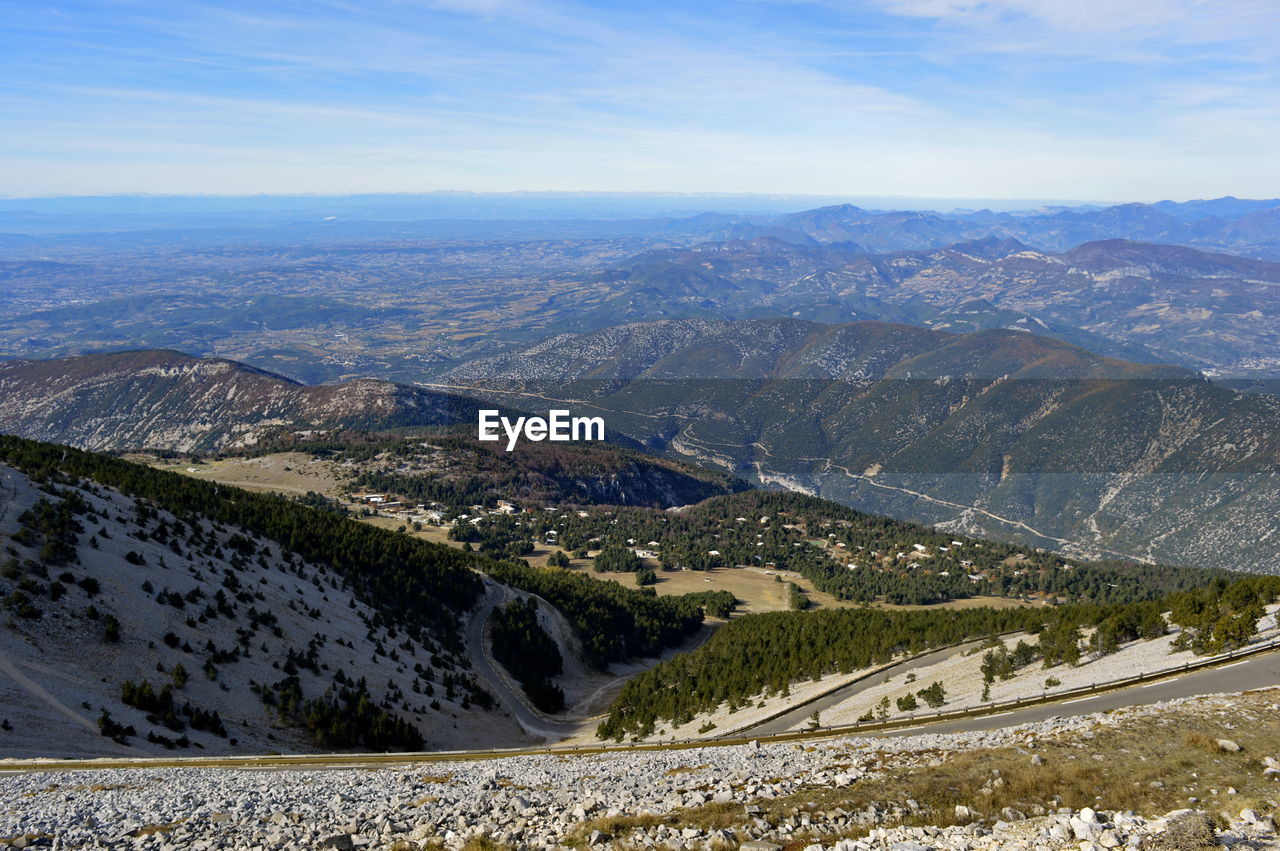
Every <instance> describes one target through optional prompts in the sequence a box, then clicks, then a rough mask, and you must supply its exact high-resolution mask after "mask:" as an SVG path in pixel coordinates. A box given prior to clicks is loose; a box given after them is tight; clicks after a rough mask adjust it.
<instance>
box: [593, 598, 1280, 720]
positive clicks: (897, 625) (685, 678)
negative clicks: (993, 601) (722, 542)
mask: <svg viewBox="0 0 1280 851" xmlns="http://www.w3.org/2000/svg"><path fill="white" fill-rule="evenodd" d="M1276 599H1280V577H1277V576H1249V577H1244V578H1238V579H1235V580H1234V581H1228V580H1227V579H1225V578H1215V579H1214V580H1212V581H1211V582H1210V583H1209V584H1208V585H1206V586H1205V587H1203V588H1199V589H1194V590H1186V591H1179V592H1174V593H1172V594H1169V595H1167V596H1166V597H1164V598H1162V599H1160V600H1159V601H1157V602H1155V603H1153V602H1150V601H1138V602H1133V603H1124V604H1098V603H1080V604H1072V605H1066V606H1059V607H1048V608H1022V609H1005V610H995V609H985V608H984V609H969V610H964V611H957V610H954V609H924V610H911V611H885V610H880V609H868V608H860V609H828V610H822V611H817V612H771V613H767V614H760V615H750V616H748V617H744V618H741V619H738V620H733V621H730V622H729V623H728V624H727V625H725V626H724V627H722V628H721V629H720V630H718V631H717V632H716V634H715V635H713V636H712V637H711V639H710V640H709V641H707V643H706V644H704V645H703V646H702V647H700V648H699V649H697V650H695V651H693V652H691V653H686V654H682V655H680V656H676V657H674V658H672V659H670V660H667V661H665V662H662V663H660V664H659V665H657V666H656V667H654V668H652V669H650V670H649V671H646V672H644V673H642V674H639V675H637V676H636V677H635V678H633V679H632V680H630V681H629V682H628V683H627V684H626V685H625V686H624V687H623V689H622V692H621V693H620V694H619V696H618V699H617V700H616V701H615V702H614V704H613V706H612V708H611V710H610V714H609V717H608V718H607V719H606V720H605V721H604V723H602V724H601V725H600V728H599V730H598V732H597V735H599V736H600V738H605V739H617V740H621V739H623V738H624V737H626V736H631V737H635V738H643V737H646V736H649V735H652V734H653V733H654V731H655V730H656V729H657V726H658V724H659V723H660V722H663V721H665V722H668V723H670V724H671V725H672V726H679V725H682V724H686V723H688V722H690V721H692V720H693V719H694V718H695V717H696V716H697V715H699V714H702V713H706V712H711V711H714V710H716V709H717V708H718V707H720V706H722V705H727V706H728V707H729V710H730V711H736V710H737V709H738V708H740V707H742V706H745V705H747V704H748V703H749V702H751V701H753V700H756V699H758V698H759V697H760V696H761V695H765V696H768V695H773V694H786V693H787V692H788V689H789V687H790V686H791V684H793V683H795V682H797V681H801V680H817V679H819V678H821V677H823V676H826V675H828V674H835V673H848V672H850V671H853V670H856V669H859V668H864V667H868V666H870V665H874V664H882V663H885V662H888V661H890V660H891V659H893V658H894V657H895V656H899V655H914V654H917V653H920V652H923V651H925V650H928V649H930V648H935V647H940V646H944V645H948V644H954V643H957V642H962V641H966V640H970V639H975V638H982V637H984V636H988V637H993V636H996V635H998V634H1001V633H1007V632H1012V631H1026V632H1030V633H1035V634H1037V636H1038V641H1037V643H1036V644H1035V645H1029V648H1030V649H1029V651H1027V652H1024V653H1023V654H1022V655H1021V656H1020V657H1019V658H1017V659H1011V660H1004V659H1001V658H998V656H997V657H994V658H992V660H991V661H990V667H991V668H992V669H993V670H996V671H1007V670H1011V669H1012V667H1017V666H1024V665H1027V664H1030V663H1031V662H1033V661H1037V660H1039V661H1042V662H1043V664H1044V666H1045V667H1053V666H1055V665H1059V664H1076V663H1078V662H1079V661H1080V660H1081V658H1082V656H1083V654H1085V653H1094V654H1097V655H1105V654H1107V653H1112V652H1115V651H1116V650H1117V649H1118V648H1119V646H1120V645H1121V644H1122V643H1124V642H1127V641H1132V640H1137V639H1141V638H1154V637H1156V636H1157V635H1163V634H1165V633H1166V632H1167V630H1168V625H1167V624H1166V622H1165V621H1164V618H1163V617H1162V616H1161V615H1160V613H1161V612H1162V611H1169V612H1171V614H1170V617H1169V620H1170V621H1171V622H1172V623H1173V624H1174V625H1177V626H1181V627H1183V633H1182V635H1181V636H1180V638H1179V641H1184V640H1185V642H1186V644H1187V645H1188V646H1190V647H1193V648H1198V649H1200V651H1201V652H1218V651H1221V650H1224V649H1233V648H1236V647H1240V646H1242V645H1243V644H1244V642H1246V641H1247V640H1248V639H1249V637H1251V636H1252V635H1253V634H1254V633H1255V631H1256V622H1257V618H1258V617H1260V616H1261V614H1262V609H1263V606H1265V605H1267V604H1269V603H1271V602H1274V601H1275V600H1276ZM1086 630H1087V631H1089V632H1091V633H1092V638H1091V639H1090V641H1088V642H1086V641H1085V639H1084V632H1085V631H1086Z"/></svg>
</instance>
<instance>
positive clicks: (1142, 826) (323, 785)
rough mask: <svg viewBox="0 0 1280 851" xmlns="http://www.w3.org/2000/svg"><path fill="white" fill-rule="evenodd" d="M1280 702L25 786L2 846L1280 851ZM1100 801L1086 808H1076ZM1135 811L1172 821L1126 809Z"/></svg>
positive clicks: (27, 777)
mask: <svg viewBox="0 0 1280 851" xmlns="http://www.w3.org/2000/svg"><path fill="white" fill-rule="evenodd" d="M1277 700H1280V692H1278V691H1275V690H1272V691H1267V692H1254V693H1250V694H1247V695H1235V696H1217V697H1212V698H1197V699H1192V700H1184V701H1177V702H1174V703H1170V704H1163V705H1152V706H1144V707H1135V708H1131V709H1128V710H1124V711H1120V712H1113V713H1109V714H1105V715H1094V716H1081V717H1076V718H1070V719H1053V720H1050V721H1046V722H1041V723H1036V724H1030V725H1025V726H1021V727H1014V728H1008V729H1004V730H997V731H991V732H978V733H967V734H955V735H918V736H910V737H901V738H886V739H876V738H866V737H863V738H838V739H828V740H823V741H817V742H802V743H755V742H753V743H751V744H749V745H743V746H733V747H709V748H699V749H685V750H664V751H643V752H618V753H609V754H604V755H586V756H570V755H547V754H544V755H530V756H517V757H509V758H502V759H493V760H477V761H456V762H430V763H421V764H415V765H410V766H396V767H390V768H385V769H378V768H370V769H342V770H314V771H275V770H253V769H239V770H227V769H211V768H180V769H174V768H164V769H127V770H124V769H112V770H102V771H70V772H65V773H50V772H42V773H14V774H10V775H7V776H3V777H0V802H2V803H0V848H4V847H9V848H25V847H49V846H52V847H59V848H78V847H102V848H154V849H194V851H203V849H215V848H235V849H284V848H290V849H292V848H333V849H354V848H371V849H397V850H398V851H411V849H426V848H450V849H461V848H473V849H481V848H504V847H511V848H531V849H540V848H558V847H590V846H602V847H620V848H668V849H693V848H726V849H731V848H755V849H768V848H787V849H796V851H799V850H800V849H808V851H813V849H831V848H835V849H840V851H848V849H894V851H920V849H956V850H957V851H959V850H960V849H971V850H972V851H977V849H1042V848H1043V849H1058V848H1073V849H1076V848H1078V849H1106V848H1117V847H1131V848H1177V849H1195V848H1203V847H1211V846H1212V845H1214V844H1229V845H1238V846H1239V847H1248V848H1262V847H1268V848H1270V847H1275V848H1280V840H1278V839H1277V834H1276V825H1275V821H1274V820H1273V818H1272V815H1271V813H1273V812H1275V811H1276V810H1278V809H1280V805H1278V804H1277V802H1276V800H1274V798H1280V783H1277V782H1276V780H1277V778H1280V759H1278V758H1277V757H1280V738H1278V737H1275V736H1274V735H1273V733H1274V731H1273V730H1272V729H1270V728H1269V727H1268V726H1267V725H1268V724H1270V723H1272V722H1274V721H1275V720H1276V719H1277V717H1278V716H1280V703H1278V702H1277ZM1206 724H1210V725H1216V726H1211V727H1205V726H1204V725H1206ZM1205 729H1209V730H1210V733H1212V732H1213V731H1215V730H1216V731H1218V732H1221V731H1223V730H1226V731H1231V730H1237V731H1238V733H1237V734H1236V739H1239V741H1237V740H1236V739H1226V738H1216V739H1215V738H1210V737H1207V736H1208V734H1206V733H1205V732H1204V730H1205ZM1175 731H1180V732H1175ZM1153 734H1155V735H1153ZM1117 737H1118V738H1117ZM1116 742H1125V743H1128V744H1124V745H1117V744H1116ZM1241 742H1245V744H1241ZM1153 744H1154V746H1153V747H1152V748H1151V750H1144V749H1143V748H1144V747H1147V746H1152V745H1153ZM1179 749H1190V750H1186V752H1185V753H1182V752H1181V751H1180V750H1179ZM1260 751H1266V752H1265V753H1263V752H1260ZM1188 754H1192V756H1188ZM1126 760H1132V766H1126ZM1170 760H1172V761H1170ZM995 766H1005V767H1004V768H997V767H995ZM1117 770H1119V771H1120V772H1122V773H1121V774H1120V775H1116V774H1114V773H1109V772H1115V771H1117ZM1144 771H1146V773H1143V772H1144ZM974 772H977V773H976V774H975V773H974ZM1148 776H1153V777H1158V778H1159V779H1151V780H1148V779H1146V778H1147V777H1148ZM1119 777H1123V778H1124V779H1125V780H1130V779H1132V780H1133V782H1132V783H1120V782H1119V781H1118V778H1119ZM1037 778H1039V779H1040V780H1043V781H1044V782H1040V781H1039V780H1038V779H1037ZM979 779H980V780H981V782H977V781H978V780H979ZM1224 779H1225V782H1224ZM1209 783H1213V784H1215V786H1214V787H1213V788H1209V787H1208V786H1207V785H1206V784H1209ZM1228 783H1229V784H1230V785H1228ZM1040 787H1045V788H1040ZM914 790H918V791H914ZM1082 790H1084V791H1082ZM1095 791H1096V794H1095V795H1094V796H1093V799H1094V801H1095V803H1093V804H1091V805H1088V806H1080V805H1078V804H1077V806H1075V807H1072V806H1070V805H1068V803H1067V802H1068V801H1070V800H1072V798H1077V799H1078V798H1079V797H1080V796H1081V795H1087V794H1089V793H1090V792H1095ZM1187 793H1190V794H1187ZM912 795H918V796H919V797H918V799H917V798H916V797H912ZM1135 796H1138V797H1135ZM1138 800H1143V801H1146V802H1147V806H1149V807H1155V808H1156V809H1158V810H1159V812H1154V811H1135V810H1134V809H1133V808H1131V807H1126V806H1125V804H1126V802H1133V801H1138ZM960 801H963V803H958V802H960ZM1172 803H1178V804H1180V806H1176V807H1171V806H1170V804H1172ZM1013 804H1018V805H1020V806H1022V807H1023V809H1018V808H1017V807H1016V806H1014V805H1013ZM1122 807H1124V808H1122ZM1241 843H1243V844H1241Z"/></svg>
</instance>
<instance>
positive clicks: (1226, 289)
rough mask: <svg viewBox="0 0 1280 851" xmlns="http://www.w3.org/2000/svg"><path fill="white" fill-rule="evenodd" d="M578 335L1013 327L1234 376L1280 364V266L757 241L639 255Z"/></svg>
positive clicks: (1124, 250)
mask: <svg viewBox="0 0 1280 851" xmlns="http://www.w3.org/2000/svg"><path fill="white" fill-rule="evenodd" d="M612 279H614V280H615V281H620V282H621V291H620V292H619V294H618V295H616V296H614V297H613V298H611V299H609V300H608V301H606V302H605V303H603V304H601V305H599V306H598V307H596V308H594V309H593V310H590V311H585V312H584V314H583V315H582V316H580V317H577V318H576V320H575V323H576V324H574V323H571V324H570V325H569V326H568V327H572V328H576V329H578V330H586V329H589V328H596V327H601V326H603V325H612V324H617V323H621V322H634V321H642V320H654V319H663V318H689V317H707V318H716V319H726V318H728V319H736V318H751V317H769V316H794V317H799V318H804V319H812V320H815V321H829V322H843V321H848V320H850V319H874V320H886V321H897V322H909V323H911V324H916V325H925V326H928V327H932V328H937V329H947V330H955V331H974V330H982V329H987V328H1013V329H1018V330H1024V331H1031V332H1034V333H1040V334H1049V335H1052V336H1055V337H1058V338H1059V339H1063V340H1066V341H1068V342H1072V343H1075V344H1077V345H1082V346H1085V347H1087V348H1090V349H1093V350H1095V351H1099V352H1102V353H1105V354H1108V355H1112V356H1116V357H1122V358H1126V359H1130V360H1140V361H1145V362H1162V363H1176V364H1180V365H1183V366H1188V367H1191V368H1194V369H1201V370H1208V371H1216V372H1222V373H1224V374H1233V375H1249V374H1254V373H1270V372H1274V371H1275V369H1276V368H1277V367H1278V366H1280V360H1277V357H1276V355H1275V352H1276V351H1277V350H1280V299H1277V297H1276V294H1277V292H1278V290H1277V287H1280V263H1271V262H1264V261H1259V260H1249V259H1244V258H1241V257H1235V256H1231V255H1226V254H1210V253H1206V252H1203V251H1198V250H1196V249H1192V248H1185V247H1179V246H1172V245H1155V244H1150V243H1144V242H1130V241H1125V240H1109V241H1103V242H1089V243H1085V244H1081V245H1078V246H1076V247H1074V248H1071V249H1070V250H1067V251H1064V252H1063V253H1061V254H1057V253H1053V252H1050V251H1044V250H1040V249H1033V248H1030V247H1028V246H1027V245H1025V244H1023V243H1022V242H1019V241H1018V240H1016V239H1012V238H1003V239H1002V238H996V237H989V238H986V239H982V240H978V241H972V242H964V243H957V244H952V245H949V246H947V247H945V248H930V249H928V250H919V251H897V252H892V253H887V254H868V253H865V252H864V251H863V250H862V248H861V247H860V246H850V245H842V244H841V245H795V244H791V243H787V242H784V241H781V240H778V239H776V238H771V237H762V238H757V239H754V240H751V241H745V242H728V243H708V244H704V245H700V246H695V247H691V248H681V249H669V250H663V251H655V252H650V253H647V254H643V255H640V256H639V257H637V258H635V259H634V260H633V261H631V262H630V263H629V264H627V265H625V266H623V267H621V268H620V269H619V270H618V271H616V272H614V273H612Z"/></svg>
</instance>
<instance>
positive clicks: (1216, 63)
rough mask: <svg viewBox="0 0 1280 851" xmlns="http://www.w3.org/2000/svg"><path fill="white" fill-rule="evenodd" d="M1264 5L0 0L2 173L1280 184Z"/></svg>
mask: <svg viewBox="0 0 1280 851" xmlns="http://www.w3.org/2000/svg"><path fill="white" fill-rule="evenodd" d="M1278 58H1280V2H1276V0H1212V2H1210V1H1209V0H989V2H983V0H865V2H855V0H812V2H806V0H776V1H775V0H710V2H696V0H687V2H665V0H651V2H644V3H628V2H623V3H612V2H594V3H572V2H557V0H436V2H431V0H351V2H347V0H308V2H270V0H260V2H185V0H171V1H170V2H163V3H162V2H151V0H133V2H128V1H127V0H122V2H75V0H68V2H39V3H37V2H4V0H0V195H7V196H25V195H54V194H100V193H120V192H151V193H229V194H239V193H293V192H313V193H344V192H412V191H431V190H441V189H443V190H473V191H520V190H534V191H536V190H598V191H629V192H652V191H673V192H695V193H696V192H744V193H815V194H824V195H831V194H845V193H847V194H850V195H860V196H865V195H911V196H923V197H935V198H936V197H981V198H1075V199H1096V200H1120V201H1123V200H1147V201H1149V200H1157V199H1160V198H1174V199H1185V198H1194V197H1213V196H1217V195H1224V194H1235V195H1239V196H1247V197H1264V196H1265V197H1276V196H1280V66H1278V63H1277V59H1278Z"/></svg>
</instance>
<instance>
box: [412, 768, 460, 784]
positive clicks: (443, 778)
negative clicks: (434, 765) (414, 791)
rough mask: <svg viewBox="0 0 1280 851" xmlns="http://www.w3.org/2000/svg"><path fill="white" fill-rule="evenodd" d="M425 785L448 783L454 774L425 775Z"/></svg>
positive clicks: (423, 780)
mask: <svg viewBox="0 0 1280 851" xmlns="http://www.w3.org/2000/svg"><path fill="white" fill-rule="evenodd" d="M420 779H421V781H422V782H423V783H448V782H449V781H450V780H452V779H453V772H452V771H450V772H449V773H448V774H424V775H423V776H422V777H421V778H420Z"/></svg>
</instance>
